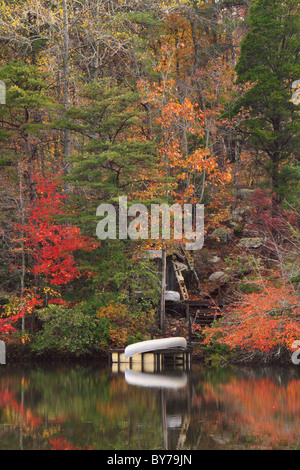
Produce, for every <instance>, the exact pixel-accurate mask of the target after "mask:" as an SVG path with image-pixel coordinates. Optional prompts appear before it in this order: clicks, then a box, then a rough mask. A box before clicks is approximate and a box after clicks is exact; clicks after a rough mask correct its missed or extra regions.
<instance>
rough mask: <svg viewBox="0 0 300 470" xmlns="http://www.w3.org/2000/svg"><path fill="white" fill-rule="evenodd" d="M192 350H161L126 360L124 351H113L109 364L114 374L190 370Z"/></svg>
mask: <svg viewBox="0 0 300 470" xmlns="http://www.w3.org/2000/svg"><path fill="white" fill-rule="evenodd" d="M191 359H192V350H191V348H187V349H179V348H178V349H176V348H170V349H161V350H156V351H149V352H145V353H141V354H136V355H135V356H132V357H130V358H126V357H125V354H124V350H123V349H112V350H110V351H109V362H110V365H111V369H112V372H116V373H117V372H124V371H125V370H126V369H132V370H135V371H138V372H162V371H164V370H166V369H168V370H170V369H173V370H183V371H186V370H190V369H191V362H192V361H191Z"/></svg>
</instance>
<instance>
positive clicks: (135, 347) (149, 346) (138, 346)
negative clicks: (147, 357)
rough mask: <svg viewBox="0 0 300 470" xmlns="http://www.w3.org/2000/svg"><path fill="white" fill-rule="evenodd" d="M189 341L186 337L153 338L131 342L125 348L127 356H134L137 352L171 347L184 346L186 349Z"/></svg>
mask: <svg viewBox="0 0 300 470" xmlns="http://www.w3.org/2000/svg"><path fill="white" fill-rule="evenodd" d="M186 347H187V342H186V339H185V338H180V337H177V338H162V339H151V340H149V341H142V342H140V343H135V344H130V345H129V346H127V348H125V350H124V354H125V357H126V358H128V357H132V356H134V355H135V354H142V353H145V352H149V351H157V350H160V349H169V348H182V349H186Z"/></svg>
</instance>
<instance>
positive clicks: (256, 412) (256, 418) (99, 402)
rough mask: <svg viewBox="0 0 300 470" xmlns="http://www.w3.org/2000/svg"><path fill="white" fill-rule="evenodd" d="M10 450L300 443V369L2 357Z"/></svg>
mask: <svg viewBox="0 0 300 470" xmlns="http://www.w3.org/2000/svg"><path fill="white" fill-rule="evenodd" d="M6 449H9V450H14V449H24V450H32V449H35V450H51V449H53V450H55V449H62V450H65V449H71V450H72V449H95V450H156V451H157V450H197V449H198V450H202V449H207V450H210V449H251V450H254V449H300V367H298V368H297V367H294V368H267V367H265V368H254V369H253V368H236V367H226V368H225V367H224V368H219V369H212V368H206V367H202V366H198V365H193V367H192V371H190V372H187V373H184V372H181V371H164V373H163V374H145V375H141V373H137V372H133V371H126V374H125V373H112V371H111V370H110V368H109V367H108V366H105V367H104V366H103V365H99V364H91V365H53V366H51V365H47V366H28V365H27V366H16V365H14V366H11V365H1V366H0V450H6Z"/></svg>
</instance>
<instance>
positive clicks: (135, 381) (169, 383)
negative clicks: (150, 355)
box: [125, 369, 187, 389]
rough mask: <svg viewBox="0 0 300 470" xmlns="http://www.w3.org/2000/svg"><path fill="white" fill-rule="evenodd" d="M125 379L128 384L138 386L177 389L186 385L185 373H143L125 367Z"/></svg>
mask: <svg viewBox="0 0 300 470" xmlns="http://www.w3.org/2000/svg"><path fill="white" fill-rule="evenodd" d="M125 380H126V383H128V384H129V385H137V386H140V387H149V388H169V389H170V388H172V389H178V388H182V387H185V386H186V384H187V375H186V374H183V375H180V376H169V375H159V374H145V373H144V372H136V371H135V370H131V369H126V370H125Z"/></svg>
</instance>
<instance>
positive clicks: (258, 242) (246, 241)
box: [237, 237, 264, 248]
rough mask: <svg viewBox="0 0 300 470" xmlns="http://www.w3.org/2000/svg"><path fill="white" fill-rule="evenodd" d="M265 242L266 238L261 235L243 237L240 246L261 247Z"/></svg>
mask: <svg viewBox="0 0 300 470" xmlns="http://www.w3.org/2000/svg"><path fill="white" fill-rule="evenodd" d="M263 244H264V239H263V238H261V237H254V238H241V240H240V241H239V243H238V245H237V246H238V247H239V248H260V247H261V246H263Z"/></svg>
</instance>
